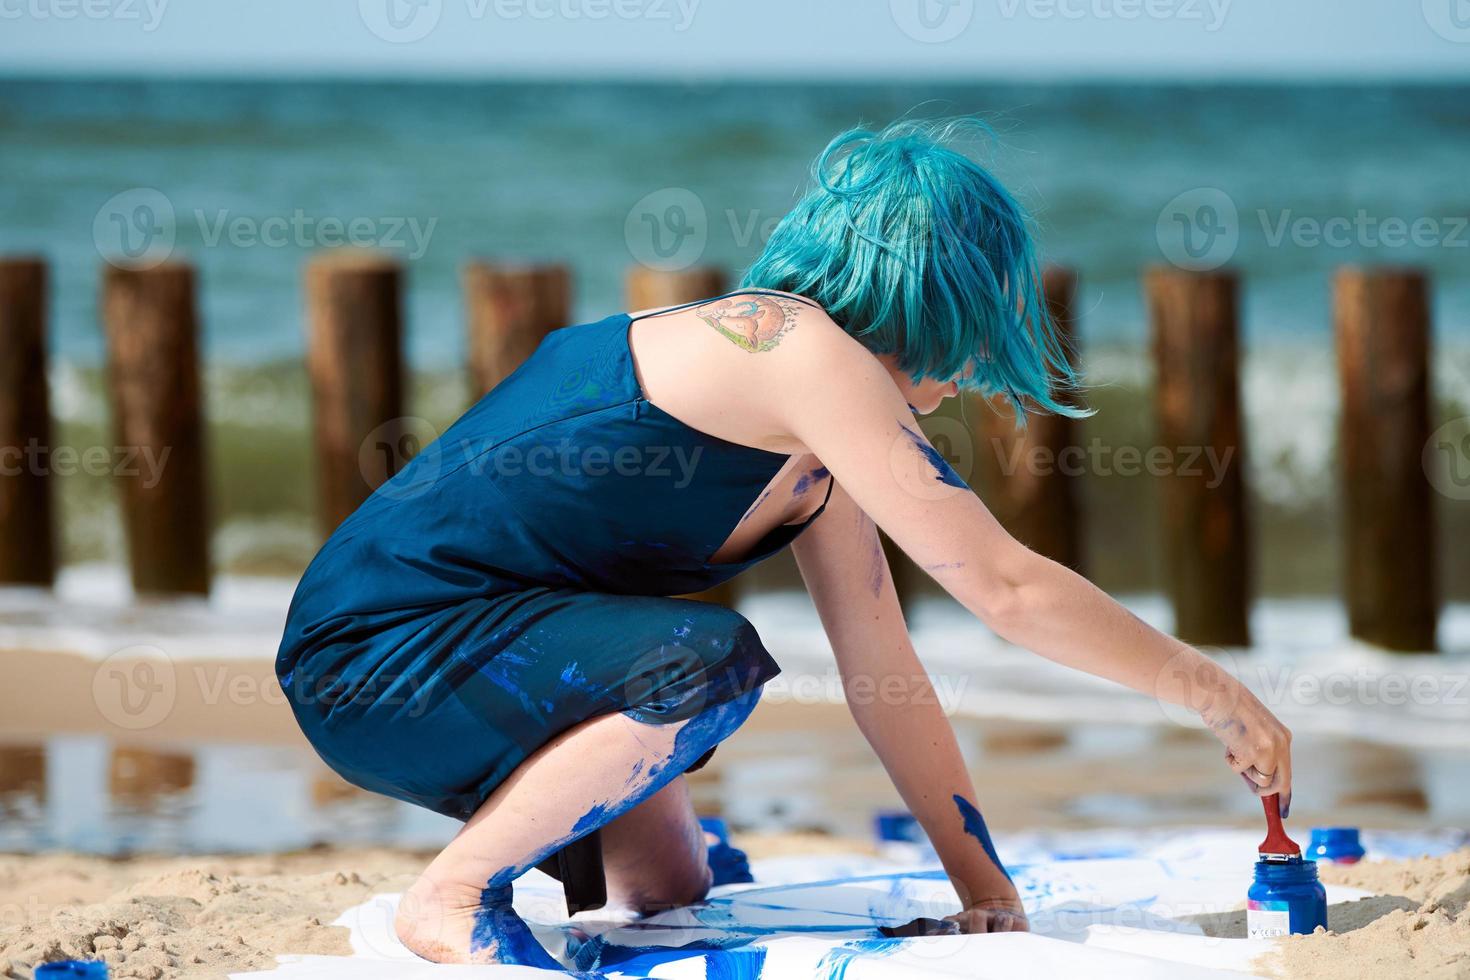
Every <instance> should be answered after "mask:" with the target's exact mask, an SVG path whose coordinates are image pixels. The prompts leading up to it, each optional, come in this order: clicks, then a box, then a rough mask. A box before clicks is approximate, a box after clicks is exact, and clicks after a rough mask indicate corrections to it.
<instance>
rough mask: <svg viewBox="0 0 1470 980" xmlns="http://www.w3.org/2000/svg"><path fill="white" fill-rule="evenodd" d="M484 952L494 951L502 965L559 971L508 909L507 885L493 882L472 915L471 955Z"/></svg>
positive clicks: (508, 886)
mask: <svg viewBox="0 0 1470 980" xmlns="http://www.w3.org/2000/svg"><path fill="white" fill-rule="evenodd" d="M497 877H499V876H497ZM486 949H491V950H493V955H494V956H495V958H496V960H497V961H499V962H501V963H509V964H514V965H517V966H534V967H539V968H540V969H543V970H557V971H561V970H562V965H561V964H560V963H558V962H557V961H556V960H555V959H554V958H553V957H552V955H551V954H550V953H548V952H546V950H545V949H543V948H542V947H541V944H540V943H539V942H537V941H536V937H535V936H534V935H532V933H531V927H530V926H528V925H526V923H525V920H524V919H522V918H521V917H520V916H519V915H516V913H515V911H514V909H512V908H511V886H510V884H509V882H507V883H505V884H496V883H495V879H493V878H492V879H491V884H490V885H489V886H488V887H486V888H485V890H484V891H482V892H481V893H480V909H479V911H478V912H476V913H475V927H474V931H473V932H472V933H470V953H472V954H473V953H478V952H481V951H483V950H486Z"/></svg>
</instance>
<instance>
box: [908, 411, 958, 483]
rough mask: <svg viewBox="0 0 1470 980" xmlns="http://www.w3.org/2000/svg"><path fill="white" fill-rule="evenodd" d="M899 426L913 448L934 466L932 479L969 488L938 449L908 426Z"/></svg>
mask: <svg viewBox="0 0 1470 980" xmlns="http://www.w3.org/2000/svg"><path fill="white" fill-rule="evenodd" d="M901 428H902V429H903V434H904V435H906V436H908V437H909V442H912V443H913V444H914V448H915V449H917V450H918V451H919V452H920V453H922V454H923V455H924V459H926V460H928V462H929V465H930V466H932V467H933V468H934V472H935V474H936V476H935V477H934V479H936V480H939V481H940V482H941V483H947V484H949V485H950V486H952V487H965V488H966V489H968V488H969V486H970V485H969V484H968V483H966V482H965V481H964V478H962V477H961V476H960V475H959V474H958V473H956V472H955V470H954V467H953V466H950V465H949V460H947V459H945V458H944V455H943V454H942V453H940V451H939V450H937V449H935V448H934V447H933V446H931V445H929V444H928V443H927V442H925V441H924V440H923V438H922V437H921V436H919V434H918V433H916V432H914V430H913V429H910V428H909V427H908V426H906V425H905V426H901Z"/></svg>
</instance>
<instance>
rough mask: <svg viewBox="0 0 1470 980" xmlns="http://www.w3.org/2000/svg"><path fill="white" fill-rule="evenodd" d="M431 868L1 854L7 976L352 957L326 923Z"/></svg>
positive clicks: (826, 847) (343, 854) (227, 968)
mask: <svg viewBox="0 0 1470 980" xmlns="http://www.w3.org/2000/svg"><path fill="white" fill-rule="evenodd" d="M736 842H737V843H738V844H739V845H740V846H742V847H743V848H745V850H746V851H747V852H748V853H749V854H750V855H751V856H752V857H776V856H780V855H786V854H812V853H822V852H827V853H832V852H841V853H852V852H853V851H858V852H864V853H871V852H872V847H871V845H868V844H865V843H863V842H859V841H851V840H844V839H841V838H834V837H830V836H825V835H820V834H760V835H738V836H737V838H736ZM432 857H433V853H432V852H430V851H422V852H420V851H412V850H402V849H394V848H357V849H347V848H317V849H312V850H306V851H297V852H292V853H285V854H270V855H259V856H238V857H234V856H218V857H149V856H142V855H139V856H134V857H129V858H119V859H108V858H99V857H94V856H91V855H81V854H40V855H0V977H7V978H14V977H22V978H29V977H30V976H31V967H32V966H34V965H35V964H36V963H39V962H44V961H47V960H58V959H71V958H78V959H92V958H97V957H99V956H100V957H101V958H102V959H104V960H106V961H107V962H108V963H109V964H110V965H111V967H112V974H113V976H114V977H140V978H143V980H155V978H158V977H181V978H189V980H193V978H203V977H220V976H224V975H225V974H227V973H230V972H233V971H241V970H261V969H269V968H271V967H272V966H274V965H275V957H276V954H277V953H321V954H328V955H333V954H335V955H347V954H348V953H349V952H350V950H349V948H348V945H347V930H346V929H344V928H340V927H336V926H332V925H330V923H331V922H332V921H333V920H335V919H336V918H337V916H339V915H340V914H341V913H342V912H343V911H345V910H346V909H348V908H351V907H352V906H353V905H356V904H358V903H359V902H362V901H363V900H365V899H366V898H368V897H369V896H371V895H373V894H377V893H380V892H398V891H402V890H404V889H405V888H406V887H407V886H408V885H409V883H410V882H412V880H413V878H414V877H415V876H416V875H417V874H418V872H419V871H420V870H421V869H422V868H423V866H424V865H425V864H427V863H428V862H429V859H430V858H432Z"/></svg>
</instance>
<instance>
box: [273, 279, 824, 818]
mask: <svg viewBox="0 0 1470 980" xmlns="http://www.w3.org/2000/svg"><path fill="white" fill-rule="evenodd" d="M688 305H693V304H688ZM632 322H633V318H631V317H629V316H628V315H627V314H621V313H620V314H616V315H614V316H610V317H607V318H606V319H603V320H598V321H596V322H592V323H584V324H578V325H575V326H569V327H564V328H562V329H559V330H554V331H552V332H551V333H550V334H548V335H547V336H546V338H545V339H544V340H543V341H542V343H541V345H540V346H539V347H538V348H537V350H536V351H535V352H534V353H533V354H532V355H531V356H530V357H529V358H528V359H527V360H526V361H525V362H523V363H522V364H521V366H520V367H519V368H518V369H517V370H516V371H515V372H514V373H512V374H511V375H510V376H509V377H507V378H506V379H505V380H504V381H502V382H501V383H500V384H499V385H497V386H496V387H495V388H494V390H492V391H491V392H489V393H488V394H486V395H485V396H484V397H483V398H481V399H480V400H479V401H478V402H476V403H475V405H474V406H472V407H471V408H470V409H469V411H467V412H466V413H465V414H464V415H463V416H462V417H461V418H460V419H459V420H458V421H456V422H455V423H454V424H453V425H452V426H450V428H449V429H448V430H447V431H445V432H444V434H443V435H442V436H440V438H439V439H438V440H436V441H435V442H434V443H432V444H430V445H429V446H427V447H426V448H425V449H424V450H423V451H422V452H421V453H420V454H419V455H418V456H417V457H415V458H414V459H413V460H412V462H410V463H409V464H408V465H407V466H405V467H404V468H403V470H402V471H401V472H399V473H398V474H397V475H396V476H394V477H393V478H392V479H391V480H389V481H387V482H386V483H385V484H383V485H382V486H381V487H379V488H378V490H377V491H376V492H375V493H374V494H373V495H372V496H371V497H369V498H368V500H367V501H366V502H365V503H364V504H363V505H362V506H361V507H360V508H358V510H357V511H356V512H355V513H353V514H352V515H351V516H350V517H349V518H348V519H347V520H346V521H344V522H343V523H342V525H341V526H340V527H339V528H338V529H337V530H336V531H335V532H334V533H333V534H332V535H331V537H330V538H329V539H328V540H327V542H326V544H325V545H324V546H323V547H322V549H321V551H320V552H319V553H318V554H317V556H316V558H315V559H313V561H312V562H311V564H310V566H309V567H308V568H307V570H306V572H305V574H304V575H303V577H302V579H301V582H300V584H299V585H298V586H297V589H296V594H295V596H294V597H293V599H292V602H291V608H290V612H289V614H288V616H287V622H286V629H285V635H284V637H283V639H282V641H281V646H280V651H279V654H278V656H277V660H276V673H277V675H278V676H279V678H280V680H281V685H282V688H283V689H284V690H285V691H286V693H287V697H288V700H289V701H290V703H291V706H292V710H293V711H294V712H295V714H296V718H297V721H298V722H299V723H300V725H301V728H302V730H303V731H304V732H305V734H306V736H307V738H308V739H309V740H310V742H311V743H312V745H313V746H314V747H315V748H316V750H317V752H318V753H319V754H320V755H321V756H322V758H323V759H324V760H325V761H326V762H327V763H328V764H329V765H330V766H331V767H332V768H333V769H335V770H336V771H337V772H338V773H340V774H341V775H342V776H343V777H344V778H346V779H347V780H349V781H350V782H352V783H355V784H356V785H359V786H362V787H364V788H366V789H370V790H373V791H376V792H379V793H384V794H386V795H389V796H393V797H396V798H398V799H402V800H407V801H409V802H412V803H416V804H419V805H421V806H425V807H428V808H430V809H432V810H435V811H438V812H440V813H444V814H448V815H450V816H453V817H456V818H459V819H465V818H467V817H468V816H469V815H470V814H471V813H473V812H474V811H475V810H476V809H477V808H478V807H479V805H480V804H481V803H482V802H483V801H484V799H485V797H486V796H488V795H489V794H490V792H491V791H492V790H494V789H495V787H496V786H498V785H499V784H500V783H501V782H502V781H503V780H504V779H505V778H506V776H508V775H509V774H510V773H511V771H512V770H514V769H515V768H516V766H518V765H519V764H520V763H521V762H522V761H523V760H524V759H525V758H526V757H527V756H528V755H530V754H531V753H532V752H534V751H535V750H536V749H537V748H538V747H539V746H541V745H543V744H544V743H545V742H547V741H548V740H550V739H551V738H552V737H553V736H555V735H556V734H557V733H559V732H561V731H564V730H566V729H568V728H570V727H572V726H573V725H575V724H577V723H578V722H581V721H583V720H585V719H587V718H591V717H593V716H596V715H601V714H607V713H610V712H615V711H623V712H626V713H628V714H629V715H630V716H631V717H634V718H637V719H638V720H640V721H649V722H658V721H676V720H682V719H684V718H688V717H691V716H693V715H694V714H696V713H698V712H699V711H700V710H701V709H703V708H705V707H708V706H711V705H714V704H718V703H721V702H724V701H728V700H730V699H733V698H735V697H737V696H739V695H740V694H742V693H744V692H747V691H750V690H752V689H753V688H755V687H758V686H759V685H760V684H763V683H765V681H767V680H768V679H770V678H771V677H773V676H775V675H776V674H777V673H779V670H780V668H779V667H778V666H777V665H776V663H775V661H774V660H773V659H772V657H771V655H770V653H769V652H768V651H767V650H766V648H765V646H764V644H763V643H762V641H761V638H760V637H759V635H757V633H756V631H755V628H754V627H753V626H752V625H751V624H750V623H749V621H747V620H746V619H745V618H744V617H743V616H741V615H740V614H739V613H737V612H735V611H733V610H730V609H727V608H725V607H723V606H718V605H714V604H711V603H704V602H698V601H696V600H692V599H680V598H673V597H674V596H678V595H682V594H686V593H691V592H697V591H700V590H703V589H707V588H709V587H711V586H714V585H717V584H719V583H720V582H723V581H725V580H726V579H729V578H730V577H732V576H734V575H735V574H737V573H738V572H740V571H743V570H744V569H746V568H749V567H750V566H752V565H754V564H756V563H758V562H760V561H762V560H764V559H766V558H769V557H770V556H772V555H774V554H776V553H777V552H779V551H780V550H781V549H783V548H784V547H786V546H787V545H788V544H790V543H791V541H792V540H794V539H795V538H796V537H797V535H799V534H800V533H801V532H802V531H803V530H805V529H806V528H807V527H808V526H809V525H810V524H811V523H812V521H814V520H815V519H816V518H817V516H818V515H819V514H820V513H821V512H822V510H823V509H825V507H826V502H827V499H829V498H830V496H831V492H832V483H831V478H830V476H829V477H827V484H828V486H827V498H824V500H823V502H822V504H821V506H820V507H818V509H817V511H816V512H815V513H813V514H812V516H811V517H809V518H808V519H807V520H806V521H804V522H802V523H799V524H787V525H781V526H779V527H777V528H775V529H774V530H772V531H771V532H770V533H768V534H767V535H766V536H765V537H764V538H762V539H761V540H760V541H759V542H757V544H756V545H755V547H754V548H753V549H752V550H751V552H750V553H749V555H748V557H746V558H745V559H743V560H741V561H735V562H721V563H711V562H709V561H708V560H707V559H708V557H709V556H710V555H712V554H714V553H715V551H716V550H717V549H719V548H720V546H721V545H722V544H724V542H725V540H726V538H727V537H728V536H729V534H730V532H731V531H732V529H733V528H734V527H735V526H736V525H737V523H738V522H739V521H740V519H741V518H742V516H743V515H744V514H745V513H746V511H747V509H749V507H750V505H751V504H752V503H753V502H754V501H755V499H756V498H757V496H759V494H760V493H761V491H762V490H763V489H764V488H765V487H766V486H767V484H769V482H770V481H771V479H772V478H774V477H775V475H776V473H777V472H778V471H779V470H780V469H781V468H782V467H783V466H784V465H785V464H786V462H787V460H788V459H789V458H790V457H789V456H787V455H785V454H781V453H774V452H769V451H766V450H762V449H756V448H753V447H747V446H741V445H739V444H737V443H733V442H729V441H727V440H724V439H720V438H718V437H716V436H712V435H709V434H706V433H703V432H700V431H698V430H696V429H694V428H692V427H690V426H688V425H686V424H685V423H683V422H680V421H679V420H678V419H675V418H674V417H673V416H671V415H669V414H668V413H667V412H664V411H663V410H662V409H660V408H658V407H656V406H655V405H653V404H652V403H651V402H649V401H648V400H647V399H645V398H644V397H643V395H642V392H641V390H640V388H639V385H638V381H637V377H636V375H635V374H634V371H633V359H632V355H631V353H630V351H629V347H628V340H627V337H628V328H629V325H630V324H631V323H632Z"/></svg>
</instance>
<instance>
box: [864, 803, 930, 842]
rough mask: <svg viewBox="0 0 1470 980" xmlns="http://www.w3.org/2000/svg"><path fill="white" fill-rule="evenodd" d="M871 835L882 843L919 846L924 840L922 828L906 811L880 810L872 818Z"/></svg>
mask: <svg viewBox="0 0 1470 980" xmlns="http://www.w3.org/2000/svg"><path fill="white" fill-rule="evenodd" d="M873 833H874V834H876V835H877V837H878V840H879V841H880V842H884V843H887V842H900V843H905V844H921V843H923V842H924V840H925V839H926V838H925V836H924V828H922V827H920V826H919V821H918V820H916V819H915V818H914V815H913V814H912V813H909V812H908V811H906V810H880V811H879V812H878V813H877V814H876V815H875V816H874V817H873Z"/></svg>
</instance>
